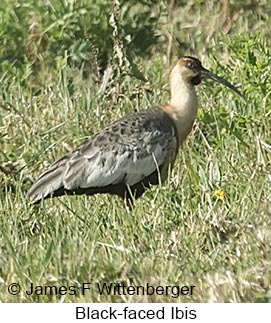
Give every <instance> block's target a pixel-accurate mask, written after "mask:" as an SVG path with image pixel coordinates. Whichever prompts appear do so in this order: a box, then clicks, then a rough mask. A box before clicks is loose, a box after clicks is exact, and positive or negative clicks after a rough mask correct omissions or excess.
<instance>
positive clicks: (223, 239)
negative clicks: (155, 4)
mask: <svg viewBox="0 0 271 323" xmlns="http://www.w3.org/2000/svg"><path fill="white" fill-rule="evenodd" d="M25 3H27V1H26V2H25ZM29 3H30V2H29ZM82 3H83V2H82ZM263 3H264V2H263ZM189 4H190V5H191V3H190V2H189V3H187V5H185V6H183V7H178V8H176V10H175V11H174V12H172V13H171V14H172V15H173V18H174V19H173V20H172V25H171V27H172V29H173V30H174V32H175V33H176V37H177V38H178V39H179V38H182V39H183V42H184V43H185V46H184V48H185V49H186V52H185V53H184V52H183V53H182V54H190V53H191V52H192V53H194V54H195V53H196V54H197V56H198V57H199V58H200V59H201V60H202V61H203V62H204V65H205V66H206V67H207V68H209V69H210V70H212V71H214V72H215V73H217V74H218V75H220V76H222V77H224V78H225V79H227V80H228V81H230V82H232V83H233V84H234V85H236V86H238V88H239V89H240V91H241V92H242V93H244V95H245V97H246V101H245V102H244V101H243V100H241V99H240V98H239V97H238V96H236V95H235V94H234V93H232V92H231V91H230V90H228V89H227V88H224V87H222V86H221V85H218V84H214V83H212V82H209V81H208V82H204V83H203V84H202V85H200V86H199V87H198V88H197V90H198V95H199V97H200V110H199V115H198V119H197V121H196V124H195V127H194V129H193V132H192V133H191V135H190V136H189V138H188V140H187V141H186V143H185V144H184V146H183V147H182V149H181V151H180V154H179V157H178V159H177V161H176V164H175V167H174V170H173V173H172V176H171V177H170V179H169V180H168V182H167V183H166V184H165V185H164V186H162V187H153V188H152V189H151V190H149V191H148V192H146V194H145V195H144V196H143V197H142V198H141V199H140V200H138V201H137V202H136V207H135V209H134V210H133V211H132V212H131V213H130V214H128V213H127V212H126V211H125V208H123V205H122V202H121V201H120V200H119V199H118V198H117V197H112V196H107V195H100V196H94V197H91V198H88V197H85V196H79V197H78V196H76V197H61V198H56V199H52V200H46V201H44V202H43V203H42V204H41V205H40V206H31V205H30V204H29V201H28V200H26V198H25V193H26V191H27V189H28V188H29V187H30V185H31V182H32V181H33V180H35V179H36V177H37V176H38V175H39V174H40V173H41V172H42V171H44V170H46V169H47V167H48V165H49V164H50V163H52V162H53V161H54V160H55V159H57V158H59V157H61V156H62V155H63V154H64V153H66V152H68V151H69V150H71V149H72V148H74V147H75V146H76V145H78V144H79V143H81V142H82V141H83V140H84V139H85V138H86V137H88V136H90V135H91V134H93V133H95V132H96V131H98V130H99V129H101V128H103V127H104V126H105V125H107V124H108V123H109V122H110V121H112V120H115V119H117V118H119V117H120V116H122V115H125V114H127V113H132V112H134V111H137V110H139V109H145V108H147V107H149V106H150V105H159V104H162V103H164V102H166V101H167V99H168V97H169V94H168V85H167V77H168V73H169V66H168V65H167V64H165V62H167V61H168V60H169V59H170V57H169V56H166V55H167V53H168V45H169V44H168V42H167V40H165V38H163V37H162V40H161V42H162V44H163V45H162V47H161V48H162V49H163V50H160V51H159V52H157V53H154V52H153V53H151V54H149V57H148V59H147V58H146V57H137V60H136V62H140V70H141V71H142V73H143V75H144V77H145V78H146V79H148V83H144V82H143V81H141V80H139V79H137V78H136V77H135V75H129V74H128V75H127V74H126V75H125V76H124V75H123V76H122V77H121V78H120V79H119V78H118V79H117V80H116V79H113V80H112V81H111V83H110V86H112V87H113V86H116V88H117V85H116V84H117V83H118V85H119V90H120V91H121V94H122V95H121V96H119V98H118V99H117V94H116V93H114V92H112V93H108V92H109V91H108V89H107V91H105V92H104V93H100V94H99V95H98V93H99V86H100V84H101V80H99V81H98V83H97V80H96V79H95V78H93V77H92V74H90V75H89V76H88V77H86V74H85V73H86V71H85V69H83V68H78V67H77V66H74V65H72V64H69V62H68V59H67V57H65V54H64V53H63V57H62V58H61V59H60V58H59V57H57V56H56V57H55V60H53V59H52V62H53V63H54V64H56V68H54V69H53V70H50V69H46V68H45V67H46V64H47V60H48V57H46V55H44V56H42V55H41V56H40V57H41V58H42V62H44V65H45V67H44V66H43V67H42V68H41V69H40V70H39V73H40V75H39V79H38V81H39V82H40V83H39V85H38V86H37V85H36V84H35V85H33V82H32V80H33V77H34V78H35V77H36V76H35V70H34V71H33V69H32V68H33V65H31V62H29V61H27V59H26V61H24V62H23V65H22V67H15V66H12V64H9V63H7V62H4V63H3V64H2V67H1V68H2V75H1V84H0V86H1V94H0V145H1V146H0V161H1V162H0V166H1V167H2V168H1V169H0V232H1V234H0V301H2V302H98V301H103V302H135V301H136V302H137V301H141V302H142V301H145V302H151V301H153V302H160V301H164V302H176V301H177V302H180V301H181V302H270V301H271V229H270V225H271V206H270V205H271V204H270V200H271V140H270V138H271V130H270V129H271V121H270V120H271V91H270V90H271V81H270V74H271V52H270V50H269V48H270V42H268V39H270V31H268V27H267V26H268V25H269V26H270V18H268V17H267V13H268V10H269V12H270V8H268V5H267V4H263V5H261V6H259V7H256V8H254V9H253V10H254V14H253V10H252V9H246V10H245V11H244V12H239V10H241V9H240V8H235V7H233V8H231V9H232V10H233V11H235V12H237V13H238V12H239V14H240V17H239V19H238V21H237V22H236V23H233V25H232V28H231V31H230V32H229V33H225V34H224V35H222V33H221V32H219V31H218V27H219V26H220V27H221V28H222V27H223V26H224V25H223V26H222V24H224V23H225V22H223V21H222V20H221V21H220V20H219V19H218V18H219V17H220V16H219V15H222V13H223V12H222V11H219V9H221V10H222V8H220V7H219V4H218V3H215V7H214V10H215V11H214V12H215V13H216V14H215V15H214V17H212V18H211V19H210V17H209V16H207V14H204V12H207V11H206V10H205V11H202V9H204V8H205V9H206V7H204V6H208V5H205V4H202V3H200V2H197V4H195V5H194V6H192V9H191V15H192V16H194V18H195V20H196V18H197V17H201V19H202V22H203V23H204V26H208V28H207V27H206V28H203V32H202V34H200V33H199V32H198V31H197V30H195V29H194V28H192V27H191V28H188V30H186V32H185V30H184V29H182V28H181V29H180V32H179V33H178V32H177V27H178V24H182V26H183V25H184V24H185V23H187V24H189V23H191V21H190V19H192V18H191V15H190V16H189V17H187V18H186V19H187V21H180V20H179V19H182V20H185V18H184V16H181V15H180V14H181V12H182V10H184V9H185V10H188V9H189ZM32 6H33V7H34V4H32ZM161 7H163V6H162V4H161ZM9 9H10V11H11V7H9ZM59 10H60V9H59ZM200 12H202V15H200V14H199V13H200ZM180 17H182V18H180ZM6 19H7V17H6ZM208 19H209V20H210V22H209V25H208ZM268 19H269V20H268ZM220 24H221V25H220ZM264 24H265V25H264ZM163 26H164V25H163V24H162V25H161V29H160V30H158V32H159V33H161V34H162V36H163V32H164V30H163V28H164V27H163ZM259 26H266V27H263V28H262V32H261V34H260V33H257V32H256V31H257V30H258V27H259ZM224 27H225V26H224ZM225 28H226V27H225ZM175 29H176V30H175ZM220 30H221V29H220ZM10 37H11V36H10ZM50 37H53V35H50ZM207 37H210V38H209V42H208V44H207V46H205V44H206V39H207ZM55 39H57V37H56V38H55ZM191 40H193V41H191ZM190 41H191V42H190ZM54 46H55V45H54ZM153 46H154V47H155V46H157V44H155V43H154V44H153ZM268 47H269V48H268ZM22 55H23V53H22ZM45 63H46V64H45ZM53 63H52V65H54V64H53ZM4 64H6V65H4ZM82 64H83V63H82ZM84 64H85V63H84ZM114 64H115V63H114ZM5 68H6V70H5ZM113 68H115V67H114V66H113ZM124 74H125V73H124ZM28 81H31V82H28ZM13 282H16V283H19V284H20V286H21V288H22V290H26V289H28V286H29V285H30V283H34V285H42V286H45V285H56V286H62V285H64V286H71V285H76V286H78V285H81V284H82V283H84V282H93V283H95V282H97V283H104V282H108V283H110V282H121V283H125V284H127V285H142V284H146V283H149V284H152V285H154V286H155V285H163V286H165V285H181V286H182V285H195V286H196V288H195V292H194V293H193V295H192V296H180V297H178V298H172V297H171V296H170V295H169V296H157V295H156V296H146V295H145V296H140V295H139V296H114V295H102V296H101V295H99V293H98V292H97V291H96V290H95V289H93V290H91V292H90V293H89V294H86V295H82V293H78V294H77V295H76V296H74V295H65V296H60V295H55V296H48V295H47V296H38V295H35V296H28V295H27V294H26V293H24V292H21V293H20V294H18V295H17V296H12V295H10V294H9V293H8V291H7V286H8V285H9V284H10V283H13Z"/></svg>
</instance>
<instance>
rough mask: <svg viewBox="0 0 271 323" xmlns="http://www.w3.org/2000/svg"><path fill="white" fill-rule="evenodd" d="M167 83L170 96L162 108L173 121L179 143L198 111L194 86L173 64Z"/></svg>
mask: <svg viewBox="0 0 271 323" xmlns="http://www.w3.org/2000/svg"><path fill="white" fill-rule="evenodd" d="M169 85H170V93H171V98H170V101H169V103H168V104H166V105H164V106H163V107H162V109H163V110H164V111H165V112H166V113H167V114H168V115H169V116H170V117H171V119H172V120H173V121H174V123H175V125H176V128H177V131H178V136H179V143H180V144H181V143H182V142H183V141H184V140H185V139H186V137H187V136H188V134H189V133H190V131H191V129H192V127H193V123H194V121H195V119H196V115H197V111H198V99H197V95H196V91H195V86H194V85H192V84H191V83H190V82H186V81H185V80H184V79H183V78H182V76H181V75H180V72H179V67H178V65H176V66H174V67H173V69H172V71H171V73H170V80H169Z"/></svg>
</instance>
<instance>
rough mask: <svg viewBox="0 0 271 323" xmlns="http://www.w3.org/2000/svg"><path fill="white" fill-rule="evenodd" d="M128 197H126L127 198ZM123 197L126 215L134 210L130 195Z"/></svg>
mask: <svg viewBox="0 0 271 323" xmlns="http://www.w3.org/2000/svg"><path fill="white" fill-rule="evenodd" d="M127 195H128V196H127ZM127 195H126V196H125V197H124V200H123V202H124V206H125V209H126V211H127V212H128V213H130V212H132V210H133V208H134V200H133V197H132V196H130V194H127Z"/></svg>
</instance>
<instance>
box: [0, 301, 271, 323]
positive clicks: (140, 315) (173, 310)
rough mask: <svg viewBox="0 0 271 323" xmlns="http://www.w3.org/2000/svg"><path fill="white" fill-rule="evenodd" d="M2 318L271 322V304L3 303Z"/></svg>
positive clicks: (63, 320)
mask: <svg viewBox="0 0 271 323" xmlns="http://www.w3.org/2000/svg"><path fill="white" fill-rule="evenodd" d="M0 318H1V322H20V323H24V322H27V323H32V322H33V323H36V322H39V323H42V322H46V323H48V322H65V323H69V322H78V323H79V322H91V321H93V322H104V321H113V322H114V321H115V322H142V321H149V322H162V321H165V322H168V321H182V322H183V321H185V322H188V321H190V322H197V323H213V322H214V323H217V322H219V323H224V322H225V323H226V322H227V323H228V322H246V323H250V322H251V323H252V322H253V323H255V322H261V323H265V322H266V323H270V322H271V304H259V303H256V304H198V303H196V304H193V303H187V304H186V303H184V304H179V303H174V304H169V303H159V304H158V303H141V304H135V303H131V304H122V303H121V304H107V303H103V304H101V303H100V304H85V303H83V304H80V303H78V304H77V303H74V304H29V303H27V304H11V303H8V304H0Z"/></svg>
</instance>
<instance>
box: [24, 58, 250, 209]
mask: <svg viewBox="0 0 271 323" xmlns="http://www.w3.org/2000/svg"><path fill="white" fill-rule="evenodd" d="M203 79H211V80H213V81H216V82H218V83H220V84H222V85H224V86H226V87H228V88H230V89H231V90H233V91H234V92H235V93H237V94H238V95H239V96H241V97H242V98H244V96H243V95H242V94H241V92H239V90H238V89H237V88H236V87H235V86H233V85H232V84H231V83H229V82H228V81H226V80H225V79H223V78H221V77H219V76H217V75H216V74H214V73H213V72H211V71H209V70H207V69H206V68H204V67H203V66H202V64H201V62H200V60H199V59H197V58H195V57H192V56H183V57H181V58H179V59H178V60H177V61H176V63H175V64H174V65H173V66H172V68H171V70H170V74H169V88H170V100H169V102H168V103H166V104H164V105H160V106H155V107H152V108H148V109H145V110H141V111H139V112H136V113H133V114H130V115H125V116H124V117H122V118H120V119H118V120H116V121H114V122H112V123H111V124H109V125H108V126H106V127H105V128H104V129H103V130H101V131H99V132H98V133H96V134H94V135H92V136H91V137H90V138H89V139H87V140H86V141H85V142H83V143H82V144H81V145H79V146H78V147H77V148H75V149H74V150H73V151H71V152H69V153H67V154H66V155H64V156H63V157H62V158H60V159H59V160H57V161H56V162H54V163H53V164H52V165H51V166H50V167H49V168H48V170H46V171H45V172H44V173H42V174H41V175H40V176H39V177H38V179H37V180H36V181H35V182H34V184H33V185H32V186H31V188H30V189H29V191H28V193H27V196H28V198H30V199H31V201H32V203H33V204H38V203H40V202H41V201H42V200H45V199H48V198H53V197H57V196H62V195H82V194H86V195H94V194H99V193H108V194H111V195H117V196H119V197H120V198H122V199H123V201H124V203H125V205H126V207H127V209H129V210H130V209H132V208H133V207H134V202H135V200H136V199H138V198H139V197H141V196H142V194H143V193H144V192H145V191H146V190H147V189H149V188H151V186H153V185H159V184H160V183H163V182H165V180H166V179H167V178H168V176H169V175H170V172H171V170H172V168H173V165H174V162H175V160H176V156H177V154H178V151H179V148H180V146H181V145H182V143H183V142H184V141H185V139H186V138H187V136H188V135H189V133H190V132H191V130H192V127H193V124H194V121H195V119H196V116H197V111H198V98H197V94H196V89H195V87H196V86H197V85H199V84H200V83H201V81H202V80H203Z"/></svg>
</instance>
